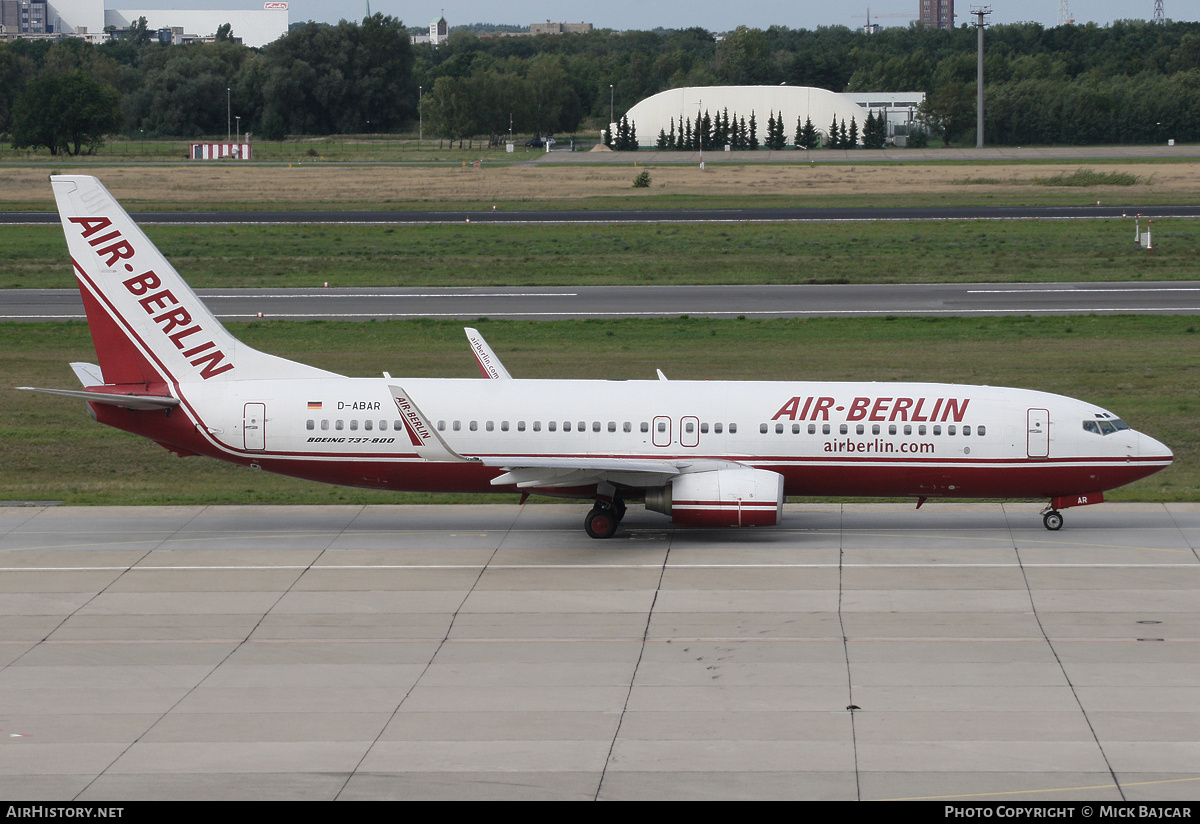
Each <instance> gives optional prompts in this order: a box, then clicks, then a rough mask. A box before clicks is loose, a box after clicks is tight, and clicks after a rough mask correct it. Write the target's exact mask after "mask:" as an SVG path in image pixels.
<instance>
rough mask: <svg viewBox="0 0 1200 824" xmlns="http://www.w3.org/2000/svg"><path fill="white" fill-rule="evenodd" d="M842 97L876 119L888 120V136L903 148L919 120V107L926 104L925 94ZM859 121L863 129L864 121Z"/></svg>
mask: <svg viewBox="0 0 1200 824" xmlns="http://www.w3.org/2000/svg"><path fill="white" fill-rule="evenodd" d="M841 95H842V97H845V98H847V99H848V100H850V101H852V102H854V103H857V104H858V105H859V106H862V107H863V108H864V109H866V110H867V111H869V112H874V114H875V116H876V117H879V116H880V115H883V117H885V118H886V120H887V136H888V137H890V138H892V139H893V140H895V142H896V145H897V146H903V145H904V144H905V143H906V142H907V140H908V135H909V132H910V131H911V130H913V127H914V124H915V123H916V120H917V107H918V106H920V105H921V104H922V103H924V102H925V92H842V93H841ZM865 120H866V117H865V116H864V117H862V118H860V119H859V125H860V128H861V124H862V121H865Z"/></svg>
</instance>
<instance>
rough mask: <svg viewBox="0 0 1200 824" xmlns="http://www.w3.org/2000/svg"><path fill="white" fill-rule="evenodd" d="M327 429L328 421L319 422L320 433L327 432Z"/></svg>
mask: <svg viewBox="0 0 1200 824" xmlns="http://www.w3.org/2000/svg"><path fill="white" fill-rule="evenodd" d="M328 429H329V421H321V431H322V432H324V431H327V430H328Z"/></svg>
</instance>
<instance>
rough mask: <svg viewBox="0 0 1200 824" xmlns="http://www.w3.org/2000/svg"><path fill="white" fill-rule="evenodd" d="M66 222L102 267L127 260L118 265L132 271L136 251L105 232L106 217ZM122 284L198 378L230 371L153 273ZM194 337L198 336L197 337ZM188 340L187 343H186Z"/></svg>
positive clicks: (108, 225) (116, 234)
mask: <svg viewBox="0 0 1200 824" xmlns="http://www.w3.org/2000/svg"><path fill="white" fill-rule="evenodd" d="M68 220H69V221H70V222H71V223H74V224H76V225H77V226H79V227H80V228H82V230H83V233H82V236H83V238H84V239H85V240H87V242H88V245H89V246H91V247H92V248H93V249H94V250H95V251H96V254H97V255H99V256H100V257H101V258H105V257H107V260H104V261H103V263H104V265H105V267H107V268H109V269H112V268H114V267H115V266H116V264H117V263H118V262H120V261H122V260H124V261H130V262H128V263H124V264H122V265H123V266H124V267H125V271H126V272H130V273H132V272H133V271H135V267H134V265H133V263H132V260H133V257H134V255H135V254H136V252H135V250H134V248H133V245H132V244H131V243H130V242H129V241H128V240H126V239H125V238H123V237H122V236H121V232H120V230H117V229H112V230H111V231H105V230H106V229H110V228H111V227H112V221H111V220H109V219H108V218H106V217H72V218H68ZM92 235H98V236H97V237H92ZM123 283H124V285H125V289H126V290H127V291H128V292H129V294H131V295H133V296H134V297H136V298H138V303H139V304H140V305H141V307H142V309H144V310H145V311H146V314H148V315H150V316H151V317H152V318H153V319H154V322H155V323H157V324H158V325H159V327H160V328H161V330H162V333H163V334H164V335H166V336H167V339H168V340H170V341H171V343H173V344H174V345H175V348H176V349H179V350H180V351H181V352H182V353H183V357H185V358H187V359H188V363H190V364H191V365H192V366H195V367H197V368H199V369H200V377H202V378H204V379H205V380H208V379H209V378H211V377H214V376H216V375H220V374H221V373H222V372H228V371H229V370H230V369H233V364H232V363H229V362H228V361H226V360H225V353H224V352H222V351H221V350H220V349H217V348H216V344H215V343H214V342H213V341H211V340H208V341H204V338H205V337H206V335H205V334H204V328H203V327H202V326H200V324H198V323H196V322H194V321H193V320H192V315H191V313H190V312H188V310H187V309H186V308H184V307H183V306H182V305H181V304H180V303H179V300H178V299H177V298H176V297H175V295H173V294H172V293H171V291H170V290H169V289H159V287H160V286H162V280H161V279H160V278H159V276H158V275H157V274H155V273H154V270H152V269H149V270H147V271H145V272H143V273H142V274H140V275H135V276H134V277H131V278H129V279H128V280H125V281H123ZM155 290H157V291H155ZM197 335H199V336H200V337H199V338H197V337H196V336H197ZM188 338H191V340H187V339H188ZM200 341H204V342H203V343H201V342H200Z"/></svg>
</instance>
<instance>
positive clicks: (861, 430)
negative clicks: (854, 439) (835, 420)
mask: <svg viewBox="0 0 1200 824" xmlns="http://www.w3.org/2000/svg"><path fill="white" fill-rule="evenodd" d="M866 431H867V430H866V427H864V426H863V425H862V424H861V423H860V424H859V425H858V426H856V427H854V434H855V435H861V434H863V433H864V432H866Z"/></svg>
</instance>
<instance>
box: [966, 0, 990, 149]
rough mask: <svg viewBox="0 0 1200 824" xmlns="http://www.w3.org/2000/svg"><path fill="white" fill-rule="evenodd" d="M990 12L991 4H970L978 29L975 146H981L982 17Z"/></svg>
mask: <svg viewBox="0 0 1200 824" xmlns="http://www.w3.org/2000/svg"><path fill="white" fill-rule="evenodd" d="M991 13H992V7H991V6H972V7H971V14H973V15H975V16H976V17H977V18H978V19H977V21H976V23H975V28H977V29H979V65H978V66H977V67H976V70H975V91H976V94H975V148H976V149H982V148H983V27H984V26H986V25H987V23H986V22H985V21H984V19H983V18H984V17H986V16H987V15H989V14H991Z"/></svg>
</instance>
